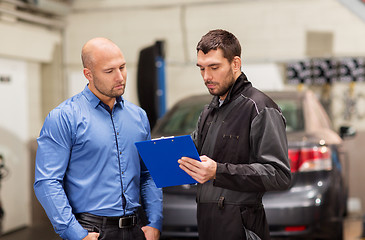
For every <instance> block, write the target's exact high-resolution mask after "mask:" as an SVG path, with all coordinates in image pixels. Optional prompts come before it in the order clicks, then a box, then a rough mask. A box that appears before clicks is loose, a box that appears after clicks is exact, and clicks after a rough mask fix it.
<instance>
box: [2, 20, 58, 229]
mask: <svg viewBox="0 0 365 240" xmlns="http://www.w3.org/2000/svg"><path fill="white" fill-rule="evenodd" d="M0 32H1V33H2V34H1V38H0V154H1V155H2V157H3V159H4V164H5V166H6V167H7V169H8V174H7V176H6V177H5V178H4V179H2V180H1V183H0V184H1V186H0V200H1V202H2V207H3V208H4V211H5V216H4V220H3V224H2V225H3V226H2V227H3V228H2V229H0V231H1V230H2V231H3V233H6V232H9V231H13V230H16V229H18V228H20V227H24V226H29V225H31V224H36V223H34V222H32V221H31V209H32V203H33V202H34V194H33V188H32V185H33V182H34V178H33V174H31V172H34V168H32V167H31V166H33V162H34V158H31V156H30V147H29V143H30V142H31V141H32V140H34V139H35V138H36V137H37V136H38V135H39V132H40V129H41V126H42V123H43V120H44V116H42V107H43V106H42V101H47V99H45V97H44V96H42V95H43V94H42V86H43V85H45V84H42V81H43V80H44V77H43V76H46V75H47V74H44V73H43V70H44V69H47V66H48V65H49V64H51V62H52V63H53V62H55V57H54V50H55V46H56V45H57V44H60V42H61V34H60V32H59V31H52V30H50V29H46V28H42V27H37V26H34V25H30V24H26V23H22V22H14V21H12V22H6V21H0ZM58 69H60V70H61V71H63V70H62V66H58ZM53 74H54V75H52V74H50V75H52V76H54V77H53V78H50V77H48V78H47V79H46V80H47V81H48V82H50V81H53V80H57V79H58V77H57V74H56V73H53ZM45 86H47V85H45ZM44 91H45V92H47V89H44ZM53 92H54V91H53ZM55 96H57V91H56V92H54V93H53V96H52V97H53V98H55ZM55 99H56V98H55ZM48 100H49V99H48ZM49 101H51V100H49ZM58 101H59V100H58Z"/></svg>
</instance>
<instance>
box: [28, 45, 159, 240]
mask: <svg viewBox="0 0 365 240" xmlns="http://www.w3.org/2000/svg"><path fill="white" fill-rule="evenodd" d="M81 57H82V62H83V66H84V69H83V73H84V75H85V77H86V78H87V80H88V81H89V83H88V84H87V86H86V87H85V89H84V90H83V91H82V92H81V93H79V94H77V95H75V96H73V97H71V98H70V99H68V100H66V101H65V102H63V103H61V104H60V105H59V106H58V107H56V108H55V109H53V110H52V111H51V112H50V113H49V115H48V116H47V118H46V120H45V122H44V125H43V128H42V130H41V132H40V136H39V138H38V139H37V141H38V149H37V157H36V167H35V183H34V191H35V194H36V196H37V198H38V200H39V202H40V203H41V204H42V206H43V208H44V209H45V211H46V213H47V215H48V217H49V219H50V221H51V223H52V225H53V227H54V229H55V231H56V232H57V233H58V234H59V235H60V236H61V237H62V238H63V239H69V240H81V239H85V240H89V239H103V240H115V239H120V240H132V239H133V240H134V239H147V240H155V239H159V236H160V231H161V227H162V191H161V189H158V188H157V187H156V185H155V183H154V182H153V180H152V178H151V176H150V174H149V172H148V170H147V169H146V167H145V166H144V164H143V162H142V161H141V159H140V157H139V155H138V152H137V149H136V147H135V145H134V143H135V142H137V141H144V140H148V139H150V138H151V134H150V126H149V122H148V119H147V116H146V113H145V112H144V111H143V110H142V109H141V108H140V107H137V106H135V105H133V104H132V103H130V102H128V101H127V100H125V99H124V98H123V97H122V95H123V93H124V91H125V87H126V80H127V69H126V61H125V59H124V56H123V53H122V52H121V50H120V49H119V47H118V46H117V45H115V44H114V43H113V42H112V41H110V40H108V39H105V38H94V39H91V40H90V41H88V42H87V43H86V44H85V45H84V46H83V48H82V53H81ZM140 203H141V204H142V206H143V209H144V210H145V213H146V216H147V220H148V223H147V225H146V226H142V225H141V221H140V220H139V216H138V214H137V209H138V208H139V207H140Z"/></svg>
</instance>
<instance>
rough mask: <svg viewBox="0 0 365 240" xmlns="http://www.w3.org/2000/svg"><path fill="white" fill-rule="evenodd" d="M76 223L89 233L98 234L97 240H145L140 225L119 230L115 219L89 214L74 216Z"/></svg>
mask: <svg viewBox="0 0 365 240" xmlns="http://www.w3.org/2000/svg"><path fill="white" fill-rule="evenodd" d="M76 219H77V221H78V222H79V223H80V224H81V226H82V227H83V228H85V229H86V230H88V231H89V232H98V233H100V236H99V238H98V239H99V240H145V239H146V238H145V236H144V233H143V231H142V229H141V224H140V223H139V221H137V223H136V224H131V225H128V226H125V227H123V228H120V226H119V224H118V222H119V221H118V220H117V218H116V217H100V216H96V215H93V214H90V213H80V214H76Z"/></svg>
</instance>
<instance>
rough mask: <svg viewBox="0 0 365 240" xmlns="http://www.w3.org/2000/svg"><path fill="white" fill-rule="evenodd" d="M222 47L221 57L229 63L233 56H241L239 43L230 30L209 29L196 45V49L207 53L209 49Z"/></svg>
mask: <svg viewBox="0 0 365 240" xmlns="http://www.w3.org/2000/svg"><path fill="white" fill-rule="evenodd" d="M218 48H220V49H222V51H223V57H225V58H227V59H228V61H229V62H230V63H231V62H232V61H233V58H234V57H235V56H238V57H241V45H240V42H239V41H238V39H237V38H236V37H235V36H234V35H233V34H232V33H230V32H228V31H226V30H222V29H216V30H211V31H209V32H208V33H207V34H205V35H204V36H203V37H202V38H201V39H200V41H199V43H198V45H197V46H196V51H197V52H199V51H202V52H203V53H204V54H207V53H208V52H209V51H210V50H217V49H218Z"/></svg>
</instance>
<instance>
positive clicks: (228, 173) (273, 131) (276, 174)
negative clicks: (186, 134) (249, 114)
mask: <svg viewBox="0 0 365 240" xmlns="http://www.w3.org/2000/svg"><path fill="white" fill-rule="evenodd" d="M250 149H251V154H250V159H249V164H230V163H217V164H218V166H217V174H216V179H215V180H214V185H215V186H218V187H223V188H228V189H231V190H235V191H241V192H248V191H249V192H264V191H273V190H285V189H287V188H288V187H289V185H290V181H291V172H290V165H289V160H288V143H287V138H286V132H285V119H284V117H283V116H282V114H281V113H280V112H279V111H278V110H277V109H275V108H265V109H263V110H262V111H261V112H260V113H259V114H258V115H257V116H256V117H255V118H254V120H253V121H252V123H251V129H250ZM233 151H234V150H233Z"/></svg>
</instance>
